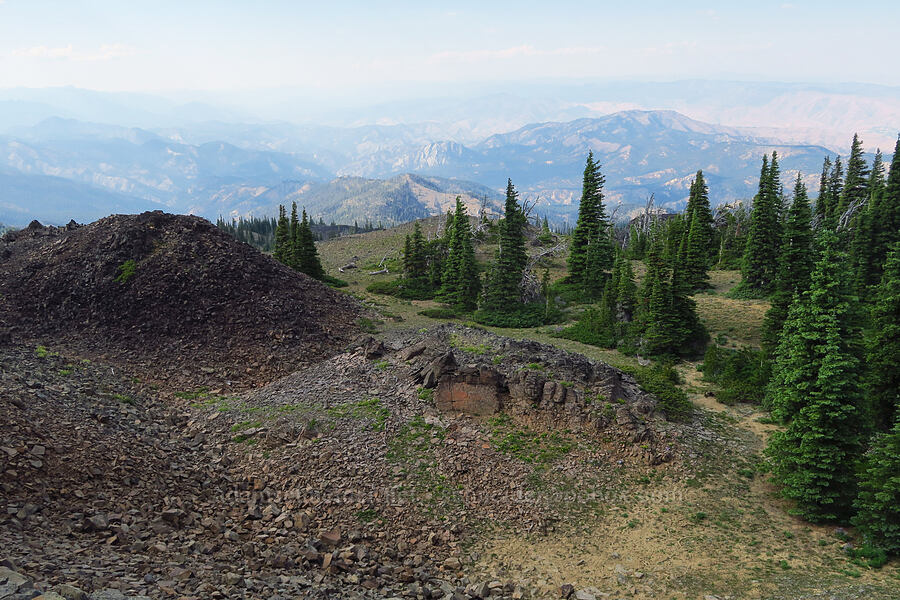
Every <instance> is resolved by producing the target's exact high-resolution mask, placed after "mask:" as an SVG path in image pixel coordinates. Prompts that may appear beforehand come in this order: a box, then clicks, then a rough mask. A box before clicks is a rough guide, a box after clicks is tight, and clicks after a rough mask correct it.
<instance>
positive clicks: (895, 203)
mask: <svg viewBox="0 0 900 600" xmlns="http://www.w3.org/2000/svg"><path fill="white" fill-rule="evenodd" d="M873 210H874V211H875V214H874V215H873V222H872V230H871V238H872V239H871V244H872V257H871V264H872V271H871V277H872V278H873V279H874V280H875V281H878V280H880V278H881V273H882V266H883V265H884V263H885V260H886V259H887V253H888V250H889V249H890V248H891V247H892V246H893V245H894V244H896V243H897V242H900V139H898V140H897V144H896V146H895V147H894V157H893V159H892V160H891V170H890V171H888V176H887V183H886V184H885V186H884V189H883V190H882V191H881V193H880V194H878V198H877V200H876V202H875V206H874V209H873Z"/></svg>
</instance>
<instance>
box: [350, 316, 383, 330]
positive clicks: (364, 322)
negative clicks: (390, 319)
mask: <svg viewBox="0 0 900 600" xmlns="http://www.w3.org/2000/svg"><path fill="white" fill-rule="evenodd" d="M356 324H357V325H359V328H360V329H362V330H363V331H365V332H366V333H378V326H379V325H381V324H382V321H376V320H375V319H370V318H369V317H360V318H358V319H357V320H356Z"/></svg>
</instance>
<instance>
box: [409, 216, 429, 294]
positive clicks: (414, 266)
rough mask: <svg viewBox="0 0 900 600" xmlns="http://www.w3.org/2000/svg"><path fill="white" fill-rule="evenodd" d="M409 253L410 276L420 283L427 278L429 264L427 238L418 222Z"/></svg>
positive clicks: (414, 228) (414, 227) (414, 229)
mask: <svg viewBox="0 0 900 600" xmlns="http://www.w3.org/2000/svg"><path fill="white" fill-rule="evenodd" d="M409 251H410V257H409V276H410V277H411V278H412V279H414V280H416V281H419V280H421V279H423V278H424V277H425V276H426V274H427V269H428V264H427V258H426V256H425V254H426V252H425V237H424V236H423V235H422V228H421V227H420V226H419V222H418V221H416V223H415V225H414V226H413V234H412V238H411V239H410V248H409Z"/></svg>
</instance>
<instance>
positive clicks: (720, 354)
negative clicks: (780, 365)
mask: <svg viewBox="0 0 900 600" xmlns="http://www.w3.org/2000/svg"><path fill="white" fill-rule="evenodd" d="M700 370H701V371H702V372H703V379H704V380H705V381H710V382H712V383H715V384H717V385H718V386H719V387H720V388H721V389H720V391H719V393H718V394H717V398H718V400H719V401H720V402H721V403H722V404H728V405H731V404H736V403H738V402H748V403H751V404H762V402H763V400H764V398H765V392H766V386H767V385H768V383H769V376H770V375H771V365H770V363H769V360H768V358H766V355H765V353H764V352H762V351H761V350H752V349H749V348H744V349H741V350H731V349H729V348H722V347H721V346H718V345H715V344H713V345H711V346H710V347H709V348H707V349H706V354H705V356H704V357H703V364H702V365H701V366H700Z"/></svg>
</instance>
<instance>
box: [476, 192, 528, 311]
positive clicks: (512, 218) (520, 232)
mask: <svg viewBox="0 0 900 600" xmlns="http://www.w3.org/2000/svg"><path fill="white" fill-rule="evenodd" d="M518 198H519V194H518V192H516V188H515V187H514V186H513V184H512V180H508V181H507V185H506V203H505V206H504V213H503V219H502V220H501V221H500V246H499V248H498V249H497V258H496V260H495V263H494V266H493V268H492V269H491V274H490V277H489V279H488V282H487V286H486V288H485V293H484V300H483V302H482V307H481V308H482V309H484V310H487V311H495V312H510V311H513V310H515V309H517V308H518V306H519V305H520V296H521V294H520V292H519V284H520V283H521V281H522V273H523V272H524V270H525V264H526V262H527V260H528V255H527V254H526V252H525V225H526V220H525V213H524V212H523V211H522V207H521V206H519V199H518Z"/></svg>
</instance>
